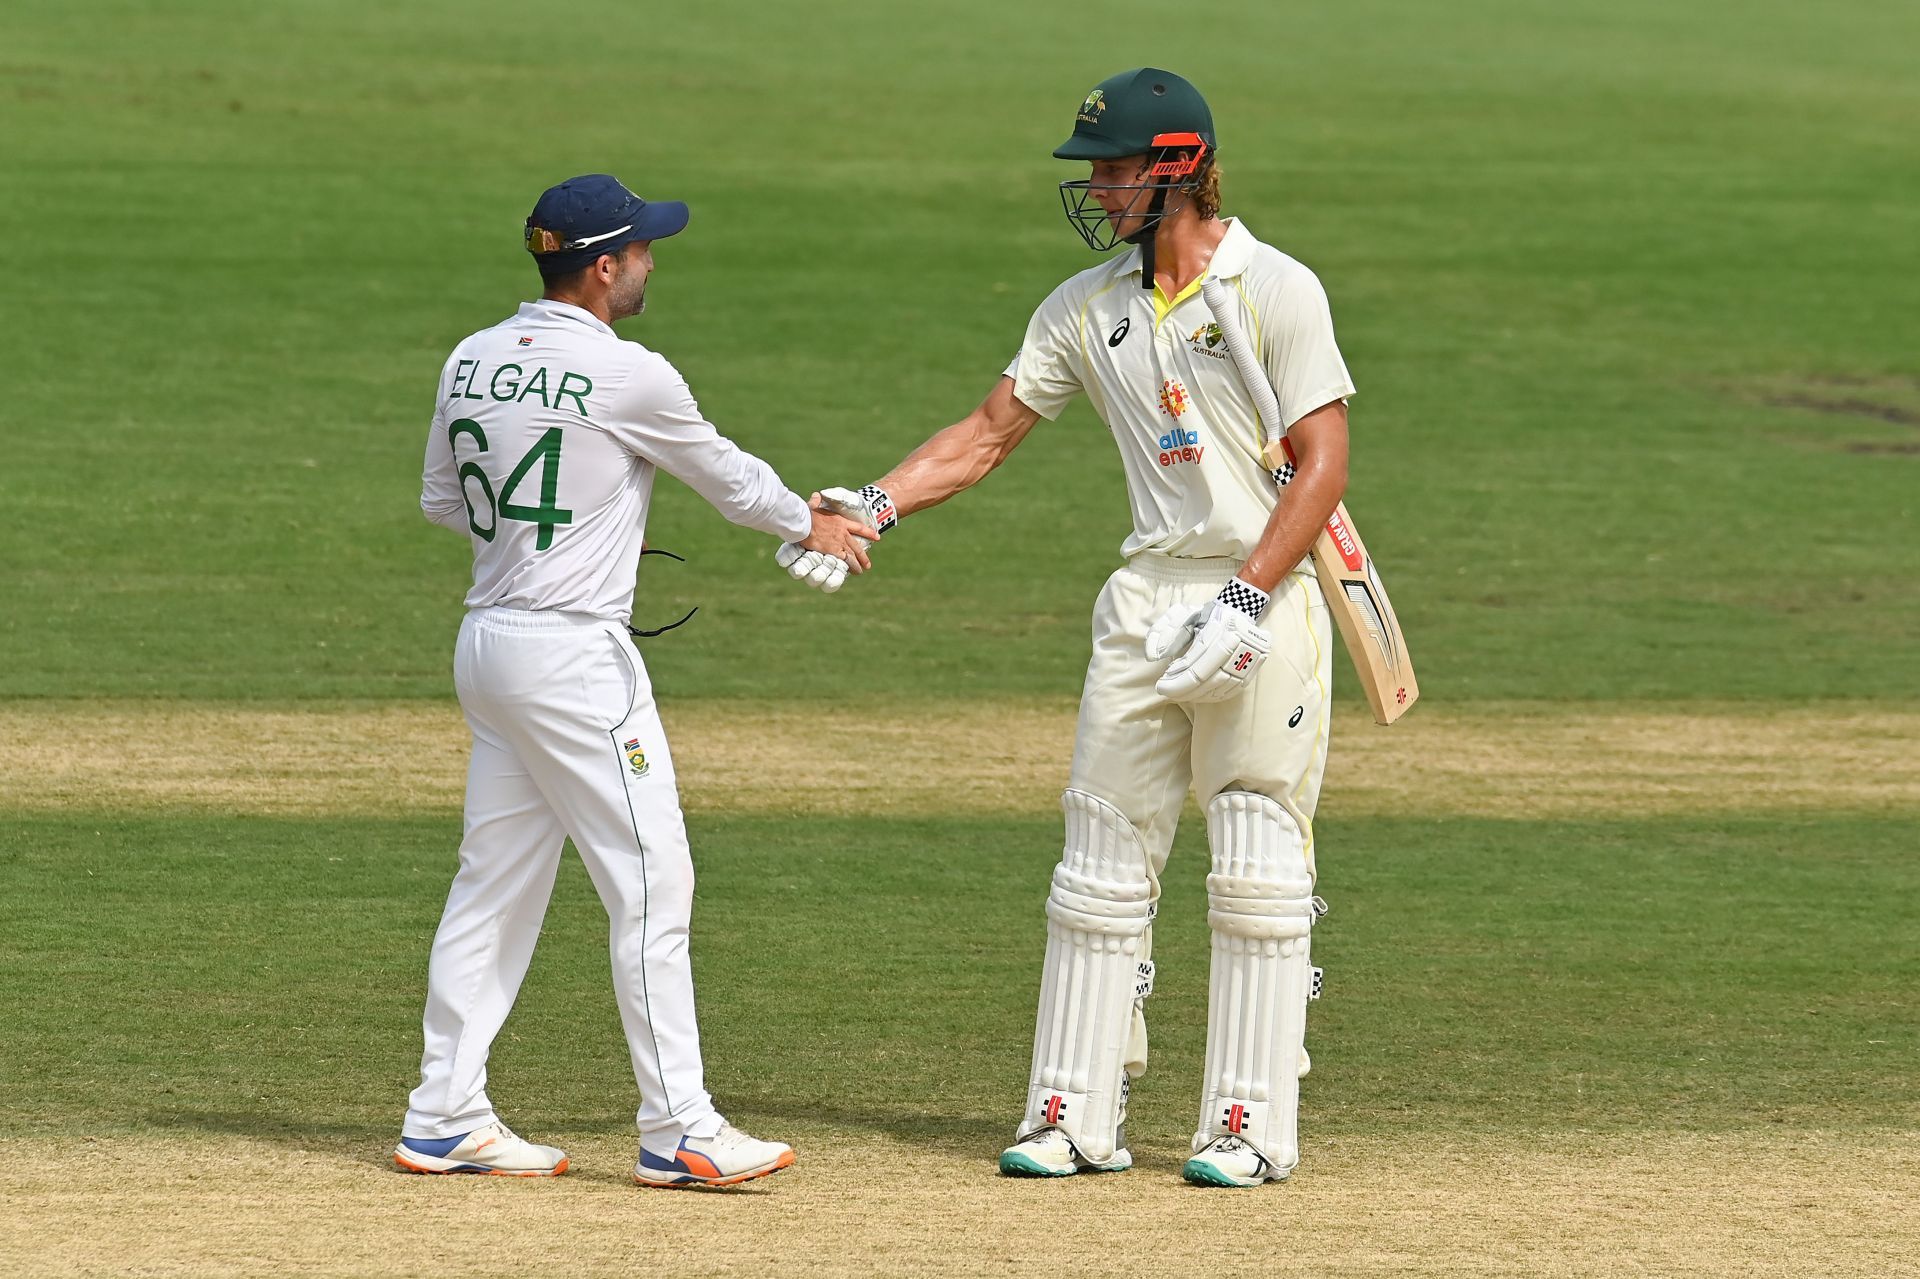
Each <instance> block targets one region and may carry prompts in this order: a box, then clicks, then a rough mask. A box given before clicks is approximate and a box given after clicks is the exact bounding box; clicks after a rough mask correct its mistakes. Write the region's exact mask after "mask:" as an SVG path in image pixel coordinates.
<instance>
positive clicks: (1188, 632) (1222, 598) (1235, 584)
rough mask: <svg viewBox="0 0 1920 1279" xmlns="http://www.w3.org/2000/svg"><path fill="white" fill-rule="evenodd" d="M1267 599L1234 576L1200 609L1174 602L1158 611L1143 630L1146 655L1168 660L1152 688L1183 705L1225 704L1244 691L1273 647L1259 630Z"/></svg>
mask: <svg viewBox="0 0 1920 1279" xmlns="http://www.w3.org/2000/svg"><path fill="white" fill-rule="evenodd" d="M1267 599H1268V596H1267V593H1266V592H1265V591H1263V590H1261V589H1260V588H1259V587H1257V586H1251V585H1249V584H1247V583H1246V582H1243V581H1241V580H1240V579H1239V578H1237V577H1236V578H1234V579H1233V580H1232V581H1230V582H1228V583H1227V584H1226V586H1225V587H1224V588H1223V589H1222V590H1221V592H1220V594H1219V595H1218V596H1217V597H1216V598H1214V599H1211V600H1208V601H1207V603H1206V604H1205V605H1204V606H1202V607H1201V608H1198V609H1193V608H1188V607H1185V606H1182V605H1176V606H1175V607H1173V608H1170V609H1168V610H1167V611H1166V612H1165V613H1163V614H1161V615H1160V618H1159V620H1158V621H1156V622H1154V624H1153V628H1152V629H1151V630H1149V631H1148V632H1147V643H1146V648H1147V658H1148V660H1150V661H1156V662H1157V661H1160V660H1161V659H1162V658H1165V657H1168V656H1169V655H1171V656H1172V658H1173V660H1172V661H1171V662H1170V663H1169V664H1168V666H1167V669H1166V671H1165V672H1164V673H1163V674H1162V675H1161V676H1160V679H1159V680H1158V682H1156V683H1155V684H1154V686H1153V691H1154V692H1156V693H1158V694H1160V696H1162V697H1164V698H1166V699H1167V700H1168V701H1170V702H1187V703H1198V702H1224V701H1226V700H1227V699H1228V698H1230V697H1237V696H1239V695H1240V694H1241V693H1243V692H1245V691H1246V688H1247V685H1248V684H1249V683H1251V682H1252V680H1253V677H1254V675H1255V674H1256V673H1257V672H1258V671H1259V670H1260V665H1261V663H1262V662H1265V661H1266V660H1267V654H1268V653H1269V652H1271V651H1272V649H1273V640H1272V638H1271V637H1270V636H1269V635H1268V634H1267V633H1266V632H1265V631H1263V630H1261V629H1260V614H1261V612H1263V611H1264V610H1265V609H1266V607H1267ZM1183 641H1184V642H1183Z"/></svg>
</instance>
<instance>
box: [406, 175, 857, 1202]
mask: <svg viewBox="0 0 1920 1279" xmlns="http://www.w3.org/2000/svg"><path fill="white" fill-rule="evenodd" d="M687 217H688V214H687V206H686V205H684V204H681V203H679V202H678V201H670V200H644V199H642V198H640V197H639V196H637V195H635V194H634V193H633V192H632V191H630V190H628V189H627V188H626V187H625V186H624V185H622V184H621V183H620V182H619V181H617V180H615V179H614V178H612V177H609V176H607V175H606V174H602V173H596V174H588V175H586V176H584V177H577V178H572V179H569V180H568V181H566V182H562V183H561V184H560V185H558V186H556V187H553V188H551V189H549V190H548V191H547V192H546V193H545V194H544V195H542V196H541V197H540V201H539V203H538V204H537V205H536V206H535V207H534V210H533V213H532V216H530V217H529V218H528V219H527V223H526V247H527V250H528V252H530V253H531V254H532V255H533V260H534V264H535V265H536V266H537V267H538V268H539V271H540V277H541V280H542V281H543V283H544V285H545V290H544V293H543V295H542V296H541V298H540V300H539V301H537V302H528V303H525V304H524V305H522V306H521V307H520V309H519V312H518V313H517V314H515V315H513V316H510V317H509V318H507V319H506V320H504V321H502V322H501V323H499V324H496V325H494V326H493V327H491V328H487V329H482V330H481V331H480V332H478V333H475V334H473V335H472V336H471V337H469V338H467V339H466V340H464V341H462V342H461V343H460V344H459V345H458V346H457V347H455V348H454V351H453V354H452V355H451V356H449V357H448V359H447V362H446V367H445V368H444V369H443V370H442V372H441V375H440V387H439V394H438V398H437V399H436V402H435V407H434V413H433V422H432V426H431V428H430V430H429V431H428V435H427V450H426V470H425V475H424V477H423V480H422V485H421V494H420V505H421V509H422V510H423V511H425V513H426V516H427V518H428V519H430V520H432V521H433V522H434V523H436V524H440V525H444V526H445V527H447V528H449V529H452V530H453V531H455V532H457V533H460V534H462V535H463V536H465V537H466V538H467V539H468V541H469V542H470V543H471V545H472V548H473V581H472V588H471V589H470V590H469V591H468V592H467V595H466V606H467V610H468V611H467V615H466V618H465V620H464V621H463V622H462V623H461V626H460V635H459V640H458V643H457V645H456V647H455V650H454V686H455V688H456V689H457V690H458V692H459V695H460V706H461V709H462V711H463V712H464V713H465V715H466V719H467V723H468V725H469V726H470V727H471V729H472V732H473V753H472V759H471V763H470V765H469V769H468V773H467V798H466V816H465V834H464V836H463V838H462V840H461V844H460V866H459V870H458V872H457V873H456V874H455V876H454V881H453V888H452V890H451V892H449V894H448V896H447V905H446V911H445V913H444V915H443V916H442V917H441V920H440V927H439V930H438V931H437V932H436V933H435V935H434V939H433V954H432V959H431V961H430V963H429V965H428V971H427V1004H426V1016H425V1026H424V1029H425V1038H426V1050H425V1052H424V1054H423V1056H422V1058H421V1064H420V1085H419V1087H417V1088H415V1089H414V1090H413V1095H412V1097H411V1100H410V1105H409V1107H408V1109H407V1115H406V1122H405V1125H404V1127H403V1128H402V1129H401V1132H402V1136H401V1140H400V1144H399V1146H398V1147H397V1148H396V1149H395V1150H394V1155H393V1157H394V1162H395V1163H396V1164H397V1165H398V1166H399V1167H400V1168H402V1169H404V1170H407V1171H410V1172H427V1173H452V1172H474V1173H493V1174H498V1175H506V1176H521V1177H550V1176H555V1175H557V1174H559V1173H562V1172H564V1171H566V1168H567V1157H566V1155H565V1154H564V1153H562V1152H561V1151H559V1150H557V1149H555V1148H554V1147H552V1146H543V1145H536V1144H534V1143H533V1142H529V1141H526V1140H523V1139H522V1138H520V1137H518V1136H516V1135H515V1134H514V1133H513V1131H512V1130H511V1129H509V1128H508V1127H507V1126H506V1125H505V1124H504V1123H502V1122H501V1120H500V1117H499V1115H498V1114H497V1113H496V1112H495V1110H494V1106H493V1102H492V1100H491V1099H490V1098H489V1097H488V1095H487V1055H488V1050H489V1049H490V1047H491V1046H492V1044H493V1040H494V1037H495V1036H496V1035H498V1034H499V1032H500V1028H501V1026H502V1024H503V1023H504V1022H505V1021H506V1017H507V1014H508V1012H509V1011H510V1010H511V1009H512V1007H513V1001H514V997H515V996H516V995H517V994H518V992H519V989H520V982H521V979H522V978H523V977H524V976H525V975H526V971H527V964H528V962H529V961H530V960H531V958H532V956H533V948H534V943H535V942H536V941H537V940H538V938H539V936H540V925H541V920H542V918H543V917H544V915H545V913H546V908H547V899H548V897H549V895H550V894H551V892H552V889H553V881H554V873H555V870H556V869H557V867H558V866H559V863H560V849H561V844H562V842H563V841H564V840H566V839H567V838H568V837H569V836H570V837H572V839H573V843H574V847H575V848H576V849H578V850H579V853H580V857H581V860H582V861H584V862H585V863H586V867H587V873H588V874H589V876H591V878H592V880H593V885H594V888H595V889H596V890H598V892H599V894H600V899H601V901H602V902H603V903H604V904H605V906H606V909H607V915H608V917H609V919H610V921H611V930H610V940H611V948H612V954H613V986H614V992H615V994H616V996H617V998H618V1002H619V1007H620V1019H621V1023H622V1025H623V1026H624V1028H625V1031H626V1038H627V1047H628V1050H629V1052H630V1054H631V1056H632V1059H633V1072H634V1077H635V1079H636V1080H637V1081H638V1083H639V1087H640V1108H639V1114H638V1126H639V1129H640V1156H639V1161H638V1163H637V1164H636V1165H635V1167H634V1173H633V1175H634V1179H635V1180H636V1181H638V1182H639V1183H640V1184H641V1185H645V1186H714V1185H729V1184H732V1183H735V1182H741V1181H747V1180H750V1179H752V1178H755V1177H764V1176H766V1175H767V1174H769V1173H773V1172H777V1171H779V1170H780V1169H782V1168H785V1167H787V1166H789V1165H790V1164H792V1163H793V1160H794V1154H793V1151H792V1150H791V1149H789V1148H788V1147H787V1146H785V1145H782V1144H781V1143H779V1142H773V1141H760V1140H757V1139H755V1138H753V1137H749V1136H748V1135H746V1134H745V1133H743V1132H741V1131H739V1130H738V1129H736V1128H734V1127H733V1126H732V1125H730V1124H728V1123H727V1122H726V1120H725V1119H723V1118H722V1117H721V1115H720V1113H719V1111H718V1110H716V1109H715V1108H714V1103H713V1098H712V1097H711V1096H709V1095H708V1093H707V1089H706V1083H705V1079H704V1075H703V1070H702V1065H701V1058H700V1036H699V1030H698V1028H697V1025H696V1022H695V1016H694V996H693V970H692V966H691V964H690V962H689V953H688V927H689V920H690V917H691V914H692V909H693V862H692V858H691V856H690V854H689V851H688V847H687V833H686V826H685V823H684V822H683V820H682V817H681V811H680V802H679V795H678V790H677V788H676V785H675V781H674V767H673V755H672V753H671V752H670V751H669V749H668V747H667V739H666V735H665V733H664V732H663V731H662V729H661V726H660V715H659V712H658V709H657V708H656V706H655V704H654V697H653V688H652V685H651V684H650V683H649V681H648V678H647V669H646V665H645V663H644V662H642V660H641V658H640V654H639V652H638V650H637V649H635V647H634V645H633V643H632V640H631V639H630V638H629V629H628V627H629V620H630V617H631V615H632V612H633V596H634V582H635V570H636V568H637V567H638V564H639V559H640V554H641V550H642V546H643V542H644V539H645V534H646V524H647V508H648V505H649V501H650V498H651V496H652V492H653V483H654V477H655V474H656V473H657V472H658V471H665V472H667V473H668V474H669V475H672V476H673V477H674V478H676V479H678V480H680V481H681V482H683V483H685V484H686V485H687V486H688V487H690V488H692V489H693V490H694V491H695V492H697V493H699V494H700V496H702V497H703V498H705V499H706V500H707V501H708V502H710V503H712V505H713V506H714V508H715V509H716V510H718V511H719V512H720V513H721V514H722V515H724V516H726V517H727V518H728V519H729V520H731V521H733V522H734V523H736V524H741V525H744V526H746V527H748V528H753V529H758V530H760V531H761V532H763V533H766V534H768V535H769V536H771V537H774V538H777V539H781V540H782V541H786V542H798V543H799V544H800V545H802V546H804V547H806V548H807V549H808V550H810V551H818V552H820V553H822V554H824V555H831V556H833V557H834V558H835V559H836V560H838V561H840V562H843V563H845V564H847V565H848V566H849V567H850V568H852V569H853V570H854V571H860V570H864V569H865V568H866V566H867V560H866V556H865V553H864V551H863V549H862V547H863V543H862V542H861V540H860V539H859V538H858V537H856V536H855V534H859V533H864V534H865V535H866V536H867V537H868V538H870V539H871V538H874V537H877V536H878V532H877V531H876V530H874V529H873V528H871V527H869V526H867V525H865V524H864V523H861V522H857V521H850V520H847V519H845V518H843V517H841V516H839V515H835V514H830V513H827V512H825V511H823V510H816V509H812V508H810V507H809V506H808V504H807V501H806V499H805V498H802V497H801V496H800V495H799V494H798V493H795V492H793V491H792V490H791V489H789V488H788V487H787V485H786V484H784V483H783V482H782V481H781V480H780V477H779V476H778V475H776V474H775V473H774V471H773V468H772V467H770V466H768V465H767V464H766V463H765V462H763V461H761V460H760V459H759V458H757V457H754V456H753V455H752V454H749V453H746V452H744V451H743V450H741V449H740V448H739V447H738V446H737V445H735V444H734V443H733V442H732V441H730V440H728V439H727V438H726V437H725V436H723V435H721V434H720V432H719V431H717V430H716V429H714V427H713V425H712V423H710V422H708V421H707V420H706V418H704V417H703V416H702V415H701V413H700V408H699V406H698V405H697V404H696V403H695V402H694V399H693V395H692V394H691V393H690V392H689V391H688V389H687V384H686V382H685V381H683V380H682V379H681V377H680V374H679V373H678V372H676V371H675V370H674V367H673V365H671V364H669V363H668V362H667V360H666V359H665V358H664V357H662V356H660V355H658V354H655V353H654V352H652V351H649V350H648V349H647V348H646V347H644V346H642V345H640V344H639V343H637V342H629V341H624V340H622V339H621V338H620V337H619V336H618V335H617V334H615V332H614V330H613V327H612V326H613V324H614V323H615V322H616V321H618V320H621V319H625V318H627V317H629V316H634V315H638V314H640V312H641V311H642V310H643V309H644V308H645V306H646V294H647V281H648V278H649V277H650V276H651V275H652V273H653V269H654V246H655V244H656V243H657V242H659V241H661V240H664V239H666V238H667V237H669V236H672V235H677V234H679V233H680V232H681V231H682V230H684V229H685V228H686V225H687Z"/></svg>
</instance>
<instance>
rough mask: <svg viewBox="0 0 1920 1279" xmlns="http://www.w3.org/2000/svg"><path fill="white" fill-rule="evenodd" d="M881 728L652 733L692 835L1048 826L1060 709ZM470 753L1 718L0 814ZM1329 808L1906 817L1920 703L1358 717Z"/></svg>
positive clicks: (685, 714) (1355, 812) (247, 717)
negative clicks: (883, 820)
mask: <svg viewBox="0 0 1920 1279" xmlns="http://www.w3.org/2000/svg"><path fill="white" fill-rule="evenodd" d="M888 710H889V713H888V714H886V715H875V714H872V713H871V708H866V707H863V708H861V710H860V711H858V712H854V711H849V710H847V709H845V708H842V707H835V706H827V705H815V704H803V703H793V702H747V701H709V702H681V703H677V704H669V705H668V706H666V707H665V708H664V710H663V712H662V713H663V716H664V718H665V721H666V727H667V732H668V735H669V737H670V739H671V741H672V745H673V754H674V759H675V766H676V769H677V771H678V773H679V778H680V786H681V796H682V801H683V803H684V805H685V807H686V809H687V811H688V812H690V813H695V814H698V813H700V812H702V811H712V810H724V811H728V812H735V813H740V812H765V813H803V812H804V813H827V814H831V813H847V814H876V815H877V814H900V815H913V814H924V815H946V814H975V815H979V814H1024V815H1029V816H1032V815H1039V814H1051V813H1053V812H1054V811H1055V809H1056V807H1057V805H1058V804H1059V800H1060V789H1061V787H1062V786H1064V785H1065V784H1066V779H1067V763H1068V760H1069V757H1070V755H1071V753H1072V746H1073V721H1074V708H1073V705H1072V704H1071V703H1067V702H1061V703H1053V704H1048V703H1039V704H1035V703H1033V702H1030V701H1029V702H1005V703H997V702H934V703H926V704H922V705H902V706H899V707H889V708H888ZM823 739H825V740H841V741H859V742H860V743H861V744H862V746H861V756H862V759H863V760H864V761H865V763H864V765H863V766H862V767H860V768H858V769H853V770H849V769H848V768H847V766H846V765H845V764H844V763H841V762H839V761H838V758H837V757H836V756H834V755H833V754H831V753H823V752H821V751H820V750H818V748H817V744H818V743H819V742H820V741H821V740H823ZM466 742H467V737H466V726H465V725H464V724H463V723H462V722H461V720H460V713H459V710H458V708H457V707H455V706H454V705H453V704H452V703H450V702H393V703H362V704H357V705H356V704H345V705H333V706H316V707H312V708H299V709H291V710H288V709H276V708H272V707H266V706H260V705H254V704H246V703H230V704H227V705H224V706H223V705H208V704H203V703H179V702H57V701H48V702H42V701H20V702H0V811H11V812H17V813H25V812H58V811H75V810H89V811H96V812H98V811H114V810H127V809H137V810H142V811H149V812H151V811H170V810H171V811H199V812H219V813H253V814H264V815H272V814H282V815H306V816H323V815H328V814H335V815H362V816H380V815H388V814H393V813H397V812H408V811H423V810H440V811H447V810H457V809H458V808H459V807H460V800H461V791H462V788H463V786H464V785H465V782H466ZM127 743H133V744H134V745H132V746H129V745H127ZM130 753H131V756H132V757H130ZM1322 795H1323V798H1322V801H1321V806H1320V813H1321V815H1324V816H1334V817H1357V816H1369V817H1371V816H1410V815H1419V816H1449V817H1455V816H1457V817H1466V816H1480V817H1507V818H1522V819H1540V818H1564V817H1580V816H1595V815H1602V814H1604V815H1607V816H1611V817H1643V816H1656V815H1671V816H1682V815H1686V814H1690V813H1723V812H1742V813H1752V812H1781V813H1787V812H1795V811H1801V812H1816V811H1846V812H1853V813H1876V812H1896V811H1904V812H1916V811H1920V705H1915V706H1904V707H1901V706H1896V707H1893V708H1888V707H1887V706H1885V705H1884V704H1867V703H1857V704H1855V703H1840V704H1832V703H1824V704H1814V705H1809V706H1803V707H1786V708H1764V709H1754V708H1750V707H1739V706H1718V705H1704V706H1695V707H1658V708H1654V707H1634V706H1627V707H1622V706H1619V705H1616V704H1607V705H1604V706H1585V705H1580V704H1546V703H1526V702H1519V703H1481V704H1476V705H1475V706H1473V707H1453V706H1446V705H1423V706H1421V707H1420V708H1419V709H1418V710H1417V712H1416V713H1414V714H1411V715H1409V716H1407V718H1406V719H1404V720H1402V721H1401V722H1400V723H1398V724H1396V725H1394V726H1393V727H1392V728H1379V727H1376V726H1374V725H1373V724H1372V723H1370V722H1368V721H1367V718H1366V713H1365V711H1364V710H1361V709H1359V708H1351V709H1350V710H1349V711H1348V712H1347V713H1346V714H1343V715H1336V717H1335V721H1334V730H1333V738H1332V749H1331V752H1330V757H1329V762H1328V765H1327V778H1326V785H1325V788H1324V790H1323V792H1322Z"/></svg>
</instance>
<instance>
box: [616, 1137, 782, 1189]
mask: <svg viewBox="0 0 1920 1279" xmlns="http://www.w3.org/2000/svg"><path fill="white" fill-rule="evenodd" d="M793 1160H794V1154H793V1148H792V1147H791V1146H787V1145H783V1144H782V1143H780V1142H777V1141H760V1140H758V1139H756V1138H753V1137H749V1136H747V1134H745V1133H743V1132H741V1131H740V1130H739V1129H738V1128H735V1127H734V1126H733V1125H732V1124H729V1123H723V1124H721V1125H720V1131H719V1132H717V1133H715V1134H713V1136H711V1137H682V1138H681V1139H680V1148H679V1149H678V1150H676V1151H674V1152H673V1158H671V1159H666V1158H663V1157H661V1156H659V1155H656V1154H654V1153H652V1152H651V1151H649V1150H648V1149H647V1148H646V1147H645V1146H642V1147H640V1162H639V1163H637V1164H635V1165H634V1166H633V1179H634V1180H635V1181H637V1182H639V1183H640V1184H641V1185H643V1186H659V1187H662V1188H665V1189H681V1188H686V1187H692V1186H732V1185H737V1184H739V1183H740V1182H743V1181H752V1180H753V1179H754V1178H755V1177H766V1176H771V1175H772V1174H774V1173H776V1172H779V1171H780V1170H781V1169H782V1168H790V1167H792V1166H793Z"/></svg>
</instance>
